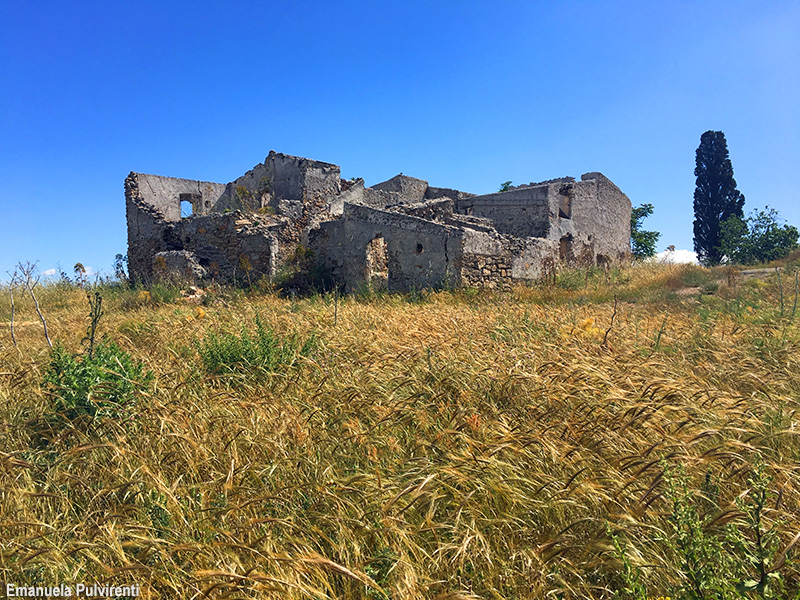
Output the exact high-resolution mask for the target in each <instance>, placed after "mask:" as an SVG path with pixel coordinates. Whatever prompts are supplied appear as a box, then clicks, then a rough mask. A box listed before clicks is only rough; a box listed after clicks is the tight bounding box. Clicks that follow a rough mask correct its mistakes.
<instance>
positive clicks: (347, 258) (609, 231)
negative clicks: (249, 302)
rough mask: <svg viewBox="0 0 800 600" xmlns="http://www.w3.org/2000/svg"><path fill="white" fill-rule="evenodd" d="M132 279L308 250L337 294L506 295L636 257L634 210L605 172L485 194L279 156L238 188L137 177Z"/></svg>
mask: <svg viewBox="0 0 800 600" xmlns="http://www.w3.org/2000/svg"><path fill="white" fill-rule="evenodd" d="M125 199H126V212H127V220H128V264H129V269H130V275H131V278H132V279H133V280H135V281H142V282H145V283H147V282H151V281H153V280H156V279H158V278H160V277H164V276H171V275H177V276H179V277H181V278H185V279H187V280H193V281H202V280H218V281H228V282H238V283H243V282H254V281H256V280H257V279H259V278H262V277H266V278H269V279H270V280H274V279H275V278H276V277H278V276H279V273H280V270H281V268H282V267H283V266H284V265H285V264H286V262H287V261H288V260H289V259H290V258H291V257H292V256H294V255H295V253H296V251H297V249H298V247H301V246H302V247H305V248H308V249H309V250H311V252H312V253H313V257H314V259H315V260H316V261H318V262H320V263H323V264H324V266H325V267H326V268H327V269H328V270H329V272H330V273H331V275H332V277H333V279H334V280H335V281H336V282H337V284H338V285H340V286H341V287H343V288H344V289H346V290H348V291H352V290H356V289H359V288H360V287H362V286H369V287H372V288H377V289H388V290H400V291H408V290H412V289H420V288H427V287H442V286H452V287H459V286H474V287H490V288H495V287H498V288H500V287H507V286H509V285H511V284H513V283H515V282H521V281H532V280H537V279H539V278H541V277H543V276H544V275H546V274H547V273H549V272H552V270H553V269H556V268H557V267H558V266H559V265H565V264H580V265H594V264H610V263H615V262H620V261H624V260H627V259H628V258H629V256H630V216H631V203H630V200H628V197H627V196H625V194H623V193H622V192H621V191H620V190H619V188H617V186H615V185H614V184H613V183H612V182H611V181H610V180H609V179H607V178H606V177H605V176H604V175H602V174H601V173H586V174H584V175H583V176H582V177H581V179H580V181H576V180H575V179H573V178H572V177H564V178H560V179H552V180H549V181H544V182H541V183H531V184H528V185H522V186H517V187H512V188H510V189H509V190H507V191H503V192H497V193H494V194H486V195H482V196H476V195H474V194H469V193H466V192H462V191H459V190H454V189H448V188H435V187H431V186H429V185H428V182H427V181H424V180H422V179H416V178H414V177H408V176H406V175H403V174H400V175H397V176H395V177H393V178H392V179H389V180H388V181H385V182H383V183H379V184H377V185H374V186H372V187H365V185H364V181H363V180H361V179H356V180H343V179H341V178H340V169H339V167H338V166H336V165H333V164H330V163H323V162H319V161H314V160H310V159H306V158H298V157H295V156H288V155H285V154H279V153H276V152H274V151H272V152H270V153H269V155H268V156H267V158H266V159H265V161H264V162H263V163H261V164H259V165H256V166H255V167H254V168H253V169H251V170H250V171H248V172H247V173H245V174H244V175H243V176H242V177H240V178H239V179H236V180H235V181H232V182H230V183H228V184H220V183H212V182H206V181H192V180H188V179H177V178H172V177H161V176H157V175H145V174H142V173H131V174H130V175H129V176H128V177H127V179H126V180H125Z"/></svg>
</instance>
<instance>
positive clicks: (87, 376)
mask: <svg viewBox="0 0 800 600" xmlns="http://www.w3.org/2000/svg"><path fill="white" fill-rule="evenodd" d="M152 378H153V374H152V373H151V372H149V371H147V370H146V369H145V368H144V366H143V365H142V364H141V363H140V362H138V361H136V360H134V359H133V358H131V356H130V355H129V354H128V353H127V352H125V351H124V350H122V349H120V348H119V346H117V345H116V344H115V343H113V342H106V341H101V342H98V343H97V344H96V345H95V346H94V349H93V352H92V354H91V355H88V354H87V355H76V354H72V353H70V352H68V351H67V350H65V349H64V347H63V346H61V344H59V343H56V345H55V346H54V347H53V350H52V351H51V354H50V363H49V364H48V366H47V369H46V371H45V374H44V388H45V390H46V391H47V392H48V393H49V395H50V398H51V411H52V413H53V415H51V416H55V417H56V419H57V420H58V419H66V420H68V421H75V420H80V419H82V418H90V419H93V418H96V417H101V416H107V417H119V416H120V415H121V414H122V413H123V412H124V410H125V409H126V408H128V407H130V406H131V405H132V404H133V403H134V402H135V400H136V394H137V392H138V391H140V390H141V389H142V388H144V387H146V385H147V384H148V383H149V382H150V381H151V380H152Z"/></svg>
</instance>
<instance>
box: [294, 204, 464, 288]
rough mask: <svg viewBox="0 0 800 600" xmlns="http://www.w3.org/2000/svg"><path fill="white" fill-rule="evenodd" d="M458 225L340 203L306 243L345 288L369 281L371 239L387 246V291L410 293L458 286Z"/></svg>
mask: <svg viewBox="0 0 800 600" xmlns="http://www.w3.org/2000/svg"><path fill="white" fill-rule="evenodd" d="M461 237H462V231H461V230H459V229H458V228H455V227H451V226H448V225H444V224H441V223H434V222H431V221H427V220H425V219H421V218H419V217H414V216H410V215H405V214H401V213H397V212H390V211H384V210H378V209H374V208H371V207H367V206H360V205H356V204H349V203H347V204H345V205H344V211H343V217H342V219H340V220H337V221H328V222H325V223H322V224H321V226H320V227H319V229H317V230H316V231H313V232H310V234H309V238H308V239H309V245H310V246H311V249H312V250H313V251H314V252H315V254H316V255H317V256H318V257H319V258H320V259H322V260H324V261H325V262H326V263H327V264H328V266H329V267H330V268H331V270H332V273H333V275H334V277H335V278H336V279H337V280H338V281H339V282H340V283H342V284H343V285H344V286H345V288H346V289H347V290H348V291H353V290H355V289H358V288H359V287H360V286H361V285H366V284H368V282H369V279H370V269H369V264H368V256H369V253H370V243H371V242H373V240H375V239H376V238H382V239H383V240H384V241H385V244H386V256H387V265H386V266H387V269H388V282H387V285H388V289H390V290H393V291H394V290H397V291H409V290H412V289H420V288H425V287H433V288H436V287H442V286H445V285H458V283H459V279H460V270H461V263H460V260H461Z"/></svg>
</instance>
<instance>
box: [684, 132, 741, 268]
mask: <svg viewBox="0 0 800 600" xmlns="http://www.w3.org/2000/svg"><path fill="white" fill-rule="evenodd" d="M694 174H695V177H697V184H696V187H695V191H694V250H695V252H697V257H698V259H699V260H700V262H701V263H702V264H704V265H716V264H719V261H720V260H721V259H722V257H723V253H722V250H721V248H720V242H721V226H722V222H723V221H727V220H728V219H730V218H731V217H734V216H736V217H739V218H742V217H743V216H744V213H743V211H742V207H743V206H744V195H743V194H742V193H741V192H740V191H739V190H738V189H736V180H735V179H734V178H733V166H732V165H731V161H730V158H728V144H727V142H726V141H725V134H724V133H722V132H721V131H706V132H705V133H704V134H703V135H702V136H701V137H700V146H699V147H698V148H697V157H696V163H695V169H694Z"/></svg>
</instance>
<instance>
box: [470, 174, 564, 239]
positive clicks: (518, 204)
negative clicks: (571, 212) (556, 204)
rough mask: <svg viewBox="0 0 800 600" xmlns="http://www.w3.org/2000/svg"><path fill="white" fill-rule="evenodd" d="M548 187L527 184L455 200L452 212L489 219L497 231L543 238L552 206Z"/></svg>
mask: <svg viewBox="0 0 800 600" xmlns="http://www.w3.org/2000/svg"><path fill="white" fill-rule="evenodd" d="M548 190H549V188H548V186H541V187H528V188H521V189H515V190H512V191H508V192H498V193H496V194H487V195H484V196H474V197H472V198H463V199H460V200H457V201H456V212H458V213H462V214H466V215H474V216H476V217H483V218H486V219H491V220H492V222H493V223H494V226H495V228H496V229H497V231H498V232H499V233H505V234H508V235H513V236H516V237H547V236H548V234H549V231H550V220H551V217H553V216H554V215H553V207H552V206H551V204H550V198H549V196H548Z"/></svg>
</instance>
